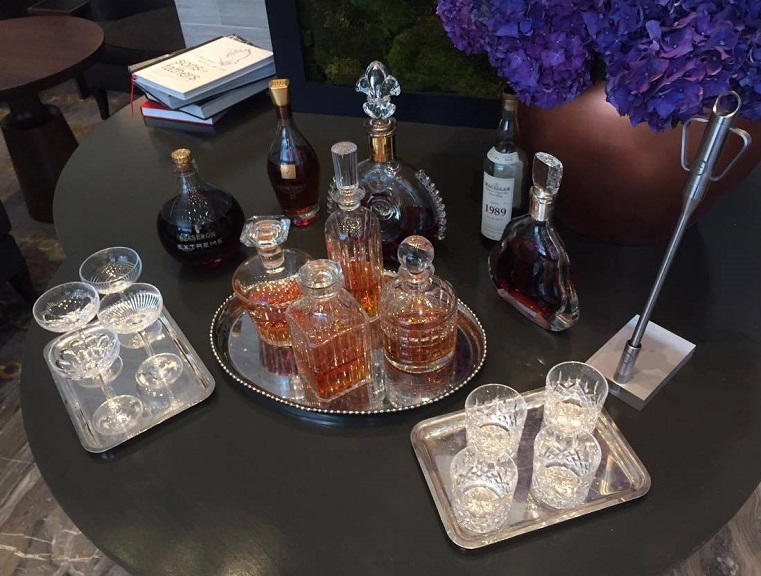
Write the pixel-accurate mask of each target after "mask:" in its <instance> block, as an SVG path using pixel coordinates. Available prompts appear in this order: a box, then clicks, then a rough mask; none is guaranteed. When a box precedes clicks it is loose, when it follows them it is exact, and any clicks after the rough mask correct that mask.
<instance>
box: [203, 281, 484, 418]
mask: <svg viewBox="0 0 761 576" xmlns="http://www.w3.org/2000/svg"><path fill="white" fill-rule="evenodd" d="M235 299H236V296H235V294H231V295H230V296H228V297H227V298H226V299H225V301H224V302H222V304H221V305H220V306H219V308H217V310H216V312H215V313H214V317H213V318H212V320H211V327H210V328H209V341H210V342H211V350H212V352H213V353H214V358H216V359H217V362H218V363H219V365H220V366H221V367H222V369H223V370H224V371H225V372H226V373H227V375H228V376H230V377H231V378H232V379H233V380H235V381H236V382H237V383H238V384H242V385H243V386H244V387H246V388H248V389H249V390H252V391H253V392H256V393H257V394H261V395H262V396H265V397H266V398H269V399H270V400H274V401H276V402H279V403H280V404H284V405H286V406H290V407H291V408H297V409H299V410H303V411H305V412H315V413H319V414H330V415H342V416H366V415H378V414H392V413H397V412H406V411H408V410H415V409H417V408H421V407H423V406H428V405H430V404H433V403H435V402H438V401H440V400H443V399H444V398H447V397H449V396H451V395H452V394H454V393H455V392H457V391H458V390H460V389H461V388H462V387H463V386H465V385H466V384H467V383H468V382H470V381H471V380H472V379H473V378H474V377H475V375H476V374H478V372H479V370H481V368H482V367H483V365H484V362H485V361H486V353H487V347H486V332H485V331H484V327H483V326H482V325H481V321H480V320H479V319H478V316H476V315H475V313H474V312H473V311H472V310H471V309H470V308H469V307H468V306H467V305H465V303H463V302H462V300H460V299H459V298H458V299H457V308H458V310H461V311H463V312H464V313H465V314H466V315H467V316H468V317H469V318H470V320H472V322H473V323H474V324H475V326H476V327H477V328H478V333H479V334H480V336H481V342H482V343H483V354H481V358H480V359H479V360H478V362H477V363H476V365H475V366H473V369H472V370H471V371H470V373H469V374H468V376H467V377H466V378H464V379H463V381H462V382H461V383H460V384H459V385H457V386H456V387H452V388H449V389H448V390H447V391H446V392H445V393H443V394H441V395H440V396H436V397H435V398H432V399H430V400H427V401H425V402H421V403H420V404H416V405H414V406H404V407H402V408H386V409H371V410H338V409H330V408H322V407H319V406H308V405H305V404H299V403H297V402H293V401H291V400H288V399H287V398H283V397H282V396H278V395H276V394H272V393H271V392H269V391H267V390H265V389H263V388H261V387H259V386H258V385H257V384H256V382H253V381H251V380H249V379H248V378H246V377H245V376H244V375H242V374H240V373H239V372H238V371H237V370H236V369H235V368H234V367H232V366H228V364H227V363H226V362H225V361H224V359H223V358H222V355H221V354H220V351H219V350H218V349H217V343H216V336H217V330H218V324H219V322H220V319H221V318H222V316H223V314H225V313H227V311H228V309H229V307H230V305H231V304H232V303H233V302H234V301H235Z"/></svg>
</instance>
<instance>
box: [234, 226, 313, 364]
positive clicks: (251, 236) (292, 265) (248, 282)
mask: <svg viewBox="0 0 761 576" xmlns="http://www.w3.org/2000/svg"><path fill="white" fill-rule="evenodd" d="M289 228H290V220H289V219H288V218H285V217H280V218H279V217H277V216H255V217H253V218H250V219H249V220H248V221H247V222H246V225H245V227H244V228H243V234H242V235H241V242H243V244H245V245H246V246H253V247H254V248H256V252H257V255H256V256H254V257H253V258H249V259H248V260H246V261H245V262H244V263H243V264H241V265H240V266H238V269H237V270H236V271H235V273H234V274H233V280H232V285H233V292H234V293H235V295H236V296H237V297H238V300H239V301H240V302H241V303H242V304H243V306H244V307H245V308H246V310H247V311H248V314H249V316H250V317H251V320H253V322H254V324H256V329H257V332H258V333H259V344H260V346H259V358H260V361H261V364H262V365H263V366H264V367H265V368H266V369H267V370H269V371H270V372H273V373H275V374H281V375H282V374H294V373H295V372H296V363H295V362H296V361H295V358H294V356H293V350H292V348H291V333H290V331H289V330H288V323H287V322H286V319H285V310H286V308H288V306H289V305H290V304H291V303H292V302H294V301H295V300H297V299H298V298H300V297H301V296H302V293H301V290H299V286H298V282H297V274H298V271H299V269H300V268H301V266H303V265H304V264H305V263H306V262H307V261H309V260H310V256H309V254H307V253H306V252H302V251H301V250H294V249H292V248H283V244H284V243H285V241H286V239H287V238H288V230H289Z"/></svg>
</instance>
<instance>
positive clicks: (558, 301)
mask: <svg viewBox="0 0 761 576" xmlns="http://www.w3.org/2000/svg"><path fill="white" fill-rule="evenodd" d="M562 177H563V165H562V164H561V163H560V161H559V160H558V159H557V158H555V157H554V156H551V155H550V154H547V153H545V152H538V153H537V154H536V155H535V156H534V165H533V170H532V179H533V182H534V185H533V186H532V187H531V207H530V210H529V213H528V214H526V215H525V216H521V217H519V218H515V219H514V220H512V221H510V223H509V224H508V225H507V228H505V233H504V235H503V237H502V240H501V242H500V243H499V244H497V245H496V246H494V248H492V251H491V253H490V254H489V275H490V276H491V279H492V282H494V285H495V286H496V287H497V293H498V294H499V295H500V296H501V297H502V298H504V299H505V300H507V301H508V302H509V303H510V304H512V305H513V306H514V307H515V308H516V309H517V310H518V311H519V312H521V313H522V314H523V315H524V316H526V317H527V318H529V319H530V320H532V321H533V322H535V323H536V324H538V325H539V326H541V327H542V328H545V329H547V330H551V331H553V332H558V331H560V330H565V329H566V328H570V327H571V326H573V324H575V323H576V321H577V320H578V319H579V300H578V298H577V296H576V289H575V288H574V285H573V282H572V281H571V276H570V262H569V259H568V252H566V249H565V246H564V245H563V241H562V240H561V239H560V235H559V234H558V232H557V230H555V226H554V224H553V223H552V207H553V205H554V204H555V197H556V196H557V193H558V189H559V187H560V180H561V178H562Z"/></svg>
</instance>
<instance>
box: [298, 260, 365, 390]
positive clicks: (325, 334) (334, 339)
mask: <svg viewBox="0 0 761 576" xmlns="http://www.w3.org/2000/svg"><path fill="white" fill-rule="evenodd" d="M298 280H299V288H301V291H302V292H303V293H304V296H303V297H302V298H300V299H298V300H297V301H296V302H294V303H293V304H291V305H290V306H289V307H288V310H287V311H286V313H285V315H286V318H287V320H288V327H289V328H290V331H291V337H292V338H293V350H294V353H295V355H296V365H297V366H298V369H299V375H300V376H301V379H302V382H303V384H304V386H305V387H308V388H309V389H310V390H311V392H312V394H313V395H314V396H316V397H317V398H318V399H320V400H323V401H328V400H333V399H334V398H337V397H339V396H341V395H343V394H345V393H346V392H349V391H350V390H353V389H354V388H357V387H359V386H362V385H366V384H369V383H370V382H371V379H372V362H371V351H372V350H371V344H372V342H371V334H370V323H369V321H368V319H367V315H366V314H365V313H364V312H363V311H362V308H361V307H360V305H359V303H358V302H357V301H356V300H355V299H354V298H353V297H352V295H351V294H349V293H348V292H347V291H346V290H344V288H343V277H342V275H341V267H340V266H339V265H338V264H337V263H336V262H333V261H332V260H312V261H310V262H307V263H306V264H304V266H302V268H301V270H299V275H298Z"/></svg>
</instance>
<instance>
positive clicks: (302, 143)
mask: <svg viewBox="0 0 761 576" xmlns="http://www.w3.org/2000/svg"><path fill="white" fill-rule="evenodd" d="M269 91H270V98H271V99H272V104H273V105H274V106H275V112H276V116H277V129H276V130H275V136H274V138H273V139H272V144H271V145H270V149H269V153H268V155H267V175H268V176H269V179H270V182H271V183H272V188H273V189H274V191H275V196H276V197H277V201H278V203H279V204H280V208H281V210H282V211H283V213H284V214H285V215H286V216H288V218H290V219H291V223H292V224H293V225H294V226H307V225H309V224H311V223H312V222H314V221H315V220H316V219H317V217H318V216H319V212H320V204H319V196H320V188H319V185H320V162H319V160H317V154H315V151H314V148H312V145H311V144H309V142H308V141H307V139H306V138H305V137H304V135H303V134H302V133H301V132H300V131H299V129H298V128H297V127H296V124H295V123H294V121H293V114H292V112H291V101H290V94H289V82H288V80H287V79H284V78H279V79H276V80H272V81H271V82H270V84H269Z"/></svg>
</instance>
